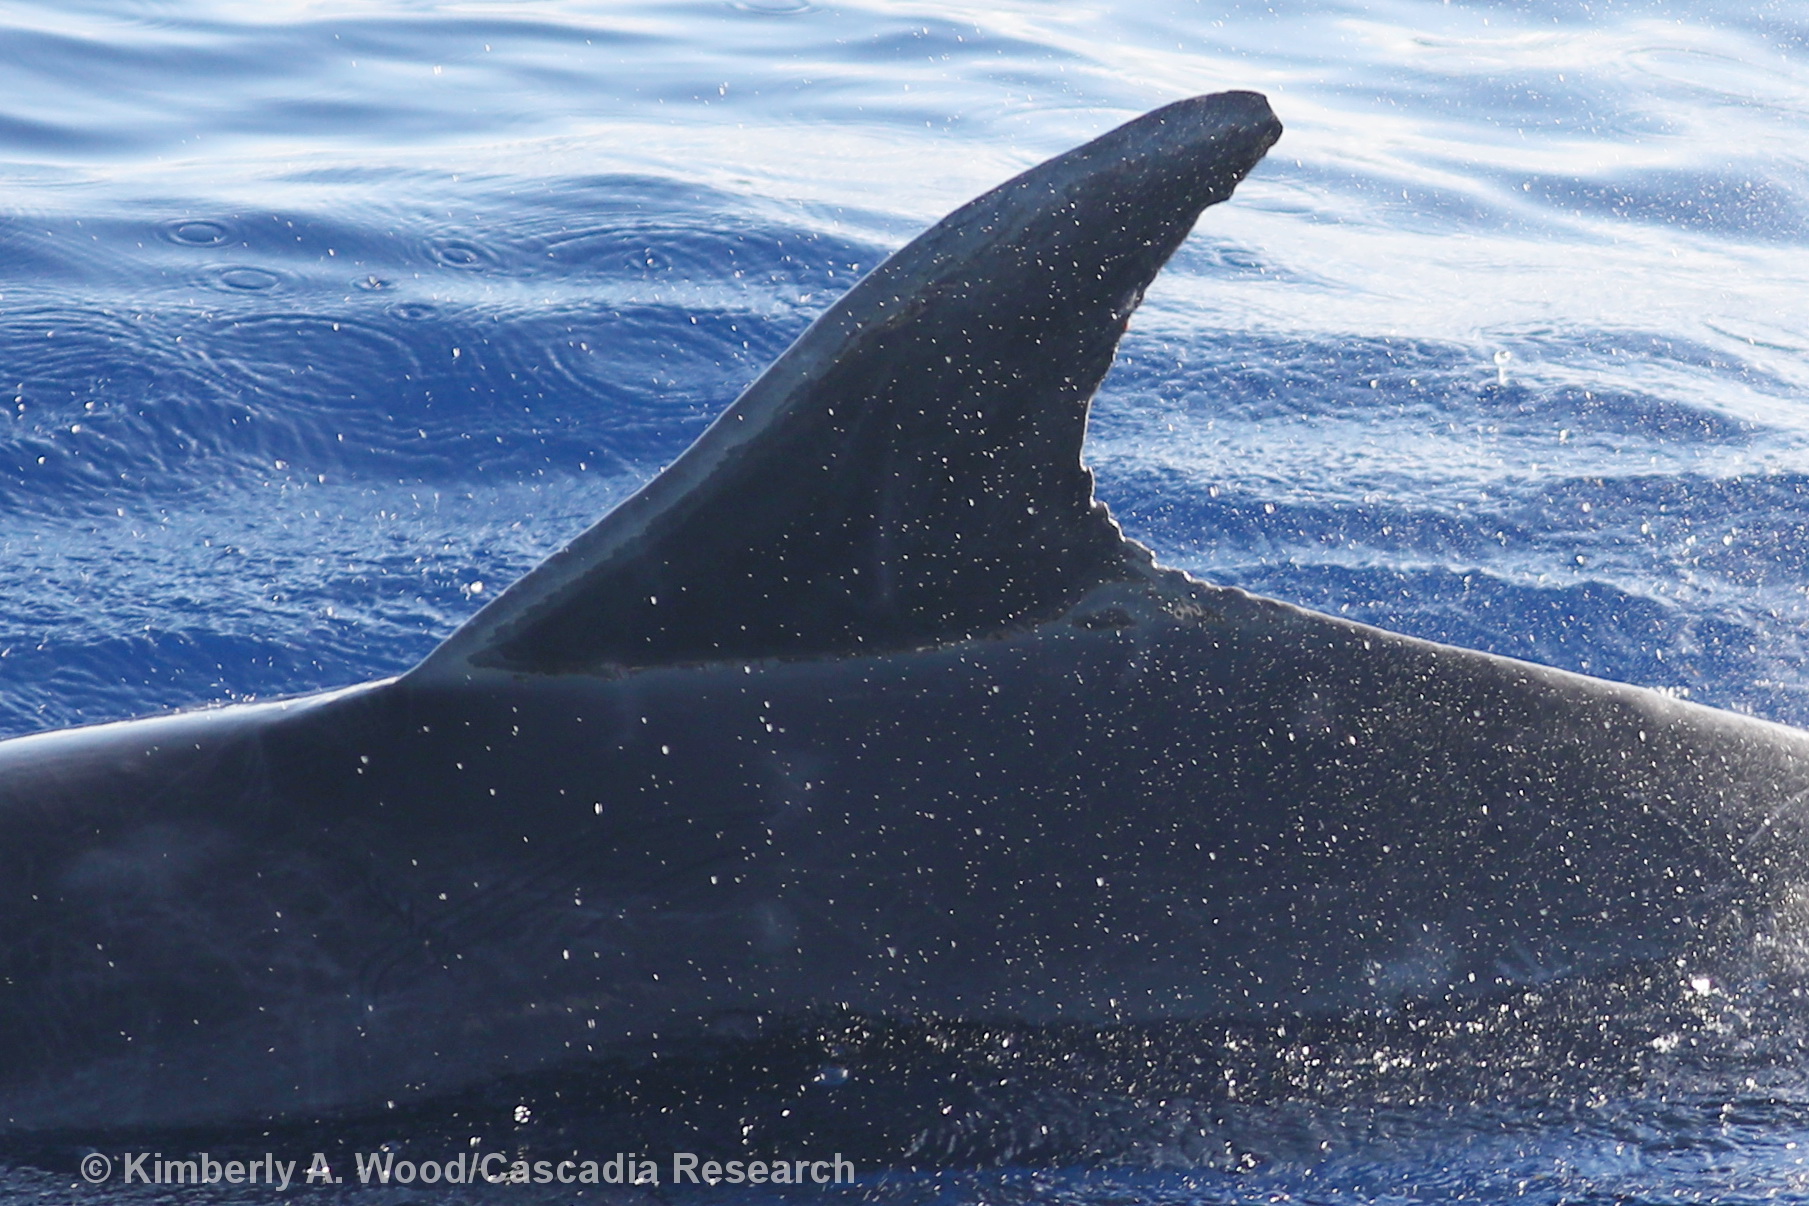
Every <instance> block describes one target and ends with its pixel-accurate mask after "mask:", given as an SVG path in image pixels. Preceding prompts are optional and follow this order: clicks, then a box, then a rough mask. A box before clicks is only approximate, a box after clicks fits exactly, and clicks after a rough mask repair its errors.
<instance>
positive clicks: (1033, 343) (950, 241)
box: [414, 92, 1281, 679]
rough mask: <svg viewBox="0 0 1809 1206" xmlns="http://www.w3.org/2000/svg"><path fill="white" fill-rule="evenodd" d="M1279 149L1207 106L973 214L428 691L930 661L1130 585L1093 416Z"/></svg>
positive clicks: (529, 587) (1262, 113) (883, 284)
mask: <svg viewBox="0 0 1809 1206" xmlns="http://www.w3.org/2000/svg"><path fill="white" fill-rule="evenodd" d="M1280 133H1281V126H1280V124H1279V123H1278V122H1277V121H1276V120H1275V117H1274V115H1273V114H1272V113H1271V112H1270V111H1269V106H1268V103H1267V102H1266V101H1265V100H1264V99H1263V98H1262V97H1261V96H1258V95H1256V94H1255V93H1250V92H1227V93H1221V94H1218V95H1215V96H1205V97H1196V98H1194V99H1192V100H1185V101H1180V102H1177V103H1175V104H1172V105H1168V106H1166V107H1164V108H1161V109H1157V110H1156V111H1154V112H1153V113H1149V114H1146V115H1145V116H1143V117H1140V118H1138V119H1137V120H1135V121H1133V122H1130V123H1129V124H1127V125H1124V126H1121V127H1119V128H1118V129H1116V130H1113V131H1112V132H1111V133H1109V134H1106V135H1103V136H1102V137H1100V138H1097V139H1095V140H1094V141H1092V142H1090V143H1087V144H1086V145H1085V146H1082V147H1080V148H1078V149H1076V150H1073V151H1070V152H1068V153H1067V154H1065V155H1062V156H1059V157H1057V158H1055V159H1051V160H1049V161H1048V162H1047V163H1044V164H1042V165H1040V166H1038V167H1035V168H1032V169H1031V170H1030V171H1028V172H1025V173H1024V174H1023V175H1021V176H1018V177H1016V178H1015V179H1013V180H1010V181H1008V182H1007V183H1005V184H1003V185H1001V186H999V187H998V188H996V189H993V190H992V191H991V192H989V193H987V194H985V195H984V196H982V197H980V198H978V199H977V200H974V201H972V202H970V203H969V204H967V205H965V206H963V207H962V208H961V209H959V210H957V211H955V212H954V213H953V214H951V215H950V216H949V217H948V218H946V219H944V220H943V221H942V222H941V223H939V224H937V225H936V226H935V227H933V228H931V229H930V230H929V231H928V232H926V233H925V234H923V235H922V236H920V237H919V238H917V239H916V240H914V241H913V242H912V243H910V244H909V245H908V246H906V247H905V248H904V249H903V250H901V251H899V252H898V253H897V254H896V255H894V256H892V257H891V258H890V259H888V260H886V261H885V263H883V264H881V265H880V266H879V267H878V268H876V269H874V270H873V272H872V273H870V274H869V275H868V276H867V277H866V278H865V279H863V280H862V281H861V282H860V283H859V284H857V285H856V286H855V287H854V288H853V289H852V290H850V291H849V292H848V294H847V295H846V296H844V297H843V298H842V299H841V300H840V301H838V302H837V303H836V304H835V305H834V306H833V307H832V308H831V309H830V310H829V311H828V312H827V313H826V314H824V315H823V316H822V317H821V318H819V319H818V320H817V321H816V322H815V323H814V324H812V326H811V327H810V329H809V330H807V331H806V332H805V333H804V334H803V335H802V336H801V337H800V338H799V339H798V341H797V342H796V343H795V344H793V345H792V346H791V348H790V349H789V350H787V351H786V352H785V354H784V355H782V356H780V357H779V359H778V360H777V361H775V362H774V364H773V365H772V367H771V368H769V369H768V370H767V371H766V372H765V374H763V375H762V376H761V377H760V379H759V380H757V381H755V382H754V384H753V385H751V386H749V387H748V389H747V391H746V392H745V393H744V394H742V395H741V397H740V399H738V400H737V401H736V402H735V404H734V405H733V406H732V407H730V408H729V409H728V411H726V412H725V413H724V414H723V415H722V417H721V418H719V419H718V420H717V421H716V422H715V423H714V424H712V425H711V427H710V428H709V430H707V431H705V432H704V434H703V435H702V436H701V437H699V439H698V440H697V442H696V443H695V444H693V445H692V446H691V447H690V448H689V449H688V450H687V451H686V452H685V453H684V455H683V456H681V457H680V458H679V459H678V460H677V461H676V462H675V463H673V465H672V466H671V467H670V468H668V469H667V470H666V471H665V472H664V473H662V474H660V476H659V477H657V478H655V479H654V480H653V481H652V482H650V483H648V484H647V486H646V487H644V488H643V489H642V490H641V491H640V492H639V493H637V494H635V495H634V496H633V497H631V498H629V499H628V500H626V501H625V502H623V503H622V504H621V505H620V506H618V507H616V508H615V509H614V510H613V511H611V512H610V513H609V514H608V515H606V516H605V517H604V518H603V519H602V520H600V521H599V522H598V523H597V524H596V525H595V526H594V527H592V528H591V529H590V530H588V531H586V532H585V533H584V534H583V535H581V536H579V537H578V538H577V539H576V540H574V541H572V543H571V544H570V545H568V546H567V547H566V548H565V549H563V550H561V551H560V552H558V553H555V554H554V555H553V556H552V557H549V558H548V559H547V560H546V561H545V562H543V563H542V564H541V565H540V566H539V567H538V568H536V569H534V570H533V571H531V572H530V573H528V575H527V576H526V577H524V578H522V579H521V580H520V581H519V582H517V583H516V584H515V585H514V586H512V587H510V588H509V589H508V590H507V591H505V592H504V593H503V594H502V595H500V596H499V597H498V598H497V599H496V600H495V601H493V602H492V603H491V604H490V605H489V606H488V607H486V608H484V610H483V611H481V612H480V613H478V615H477V616H475V617H474V618H473V619H472V620H471V621H470V622H469V623H468V624H466V625H465V626H464V627H463V628H461V629H460V630H459V631H458V632H456V633H454V634H453V636H452V637H451V638H450V639H448V640H447V641H446V642H445V644H443V645H441V646H440V648H439V649H437V650H435V651H434V653H433V654H432V655H430V656H429V657H428V658H427V660H426V661H425V662H423V663H422V664H421V665H420V666H419V667H418V668H417V669H416V670H415V671H414V675H415V676H416V677H435V678H439V677H446V678H454V679H463V678H465V677H468V676H469V675H470V674H471V673H472V672H474V671H476V670H478V669H485V668H487V669H493V670H500V671H503V672H515V673H562V672H601V673H611V672H621V671H624V670H631V669H635V668H640V667H647V666H655V665H667V664H680V663H695V662H710V661H717V660H742V661H748V660H757V659H761V658H768V657H800V656H818V655H834V654H844V653H851V652H857V651H865V652H881V651H885V650H891V649H900V648H911V647H917V646H923V645H930V644H936V643H942V642H947V641H955V640H961V639H965V638H968V637H972V636H978V635H983V634H991V633H997V632H1001V631H1005V630H1008V629H1010V628H1012V627H1015V626H1018V625H1023V624H1028V623H1034V622H1037V621H1040V620H1042V619H1046V618H1049V617H1051V616H1054V615H1058V614H1060V613H1061V612H1062V611H1063V610H1064V609H1066V608H1067V607H1068V606H1070V605H1072V604H1073V603H1074V601H1075V600H1077V599H1078V598H1079V597H1080V596H1081V595H1082V594H1084V593H1085V592H1086V591H1088V590H1090V589H1092V588H1093V587H1095V586H1097V585H1100V584H1101V583H1104V582H1110V581H1115V580H1120V579H1124V578H1127V577H1130V576H1132V575H1134V574H1135V573H1137V572H1138V567H1139V566H1140V565H1143V564H1147V555H1143V554H1142V551H1141V550H1140V549H1138V548H1137V547H1136V546H1135V545H1132V544H1130V543H1129V542H1128V541H1126V540H1124V538H1123V537H1122V535H1121V534H1120V533H1119V531H1118V528H1117V525H1116V524H1114V523H1113V522H1112V520H1111V518H1110V516H1109V515H1108V514H1107V513H1106V510H1105V507H1104V506H1103V505H1102V504H1100V503H1097V502H1095V501H1094V499H1093V479H1092V475H1091V474H1090V473H1089V472H1088V471H1087V470H1086V469H1085V468H1084V467H1083V466H1082V465H1081V463H1080V449H1081V441H1082V438H1083V436H1084V434H1085V430H1086V415H1087V404H1088V402H1089V400H1090V399H1091V398H1092V396H1093V392H1094V390H1095V389H1096V388H1098V386H1099V383H1100V381H1101V380H1102V379H1103V378H1104V377H1105V374H1106V370H1107V369H1108V368H1109V367H1110V366H1111V362H1112V357H1113V354H1114V352H1115V350H1116V348H1117V345H1118V340H1119V337H1120V336H1121V335H1122V334H1123V333H1124V328H1125V324H1126V322H1127V320H1128V319H1129V317H1130V314H1131V311H1132V310H1133V309H1134V308H1135V307H1136V305H1137V303H1138V302H1139V301H1140V300H1141V299H1142V296H1143V291H1144V289H1145V288H1146V287H1147V286H1148V284H1149V282H1150V280H1151V279H1152V278H1153V277H1154V276H1155V274H1156V272H1157V270H1158V269H1160V268H1161V266H1162V265H1163V263H1164V262H1165V261H1166V260H1167V259H1168V257H1169V256H1170V255H1171V254H1172V253H1173V252H1174V250H1175V249H1176V248H1177V247H1178V246H1180V244H1181V241H1182V240H1183V239H1184V238H1186V236H1187V234H1188V232H1189V231H1190V230H1191V229H1192V228H1193V224H1194V221H1195V220H1196V219H1197V218H1198V216H1199V213H1200V211H1201V210H1202V209H1203V208H1205V207H1206V206H1208V205H1211V204H1213V203H1215V202H1218V201H1223V200H1224V199H1225V198H1226V197H1229V196H1230V195H1231V190H1232V189H1233V188H1234V187H1235V186H1236V184H1237V183H1238V181H1239V180H1241V179H1242V178H1243V177H1244V175H1245V173H1247V172H1248V171H1249V170H1250V169H1251V168H1252V167H1254V166H1255V164H1256V162H1257V161H1258V160H1259V159H1261V158H1262V156H1263V153H1264V152H1265V151H1267V150H1268V148H1269V147H1270V146H1271V145H1272V144H1273V143H1274V141H1275V139H1276V138H1277V137H1278V136H1279V135H1280Z"/></svg>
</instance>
